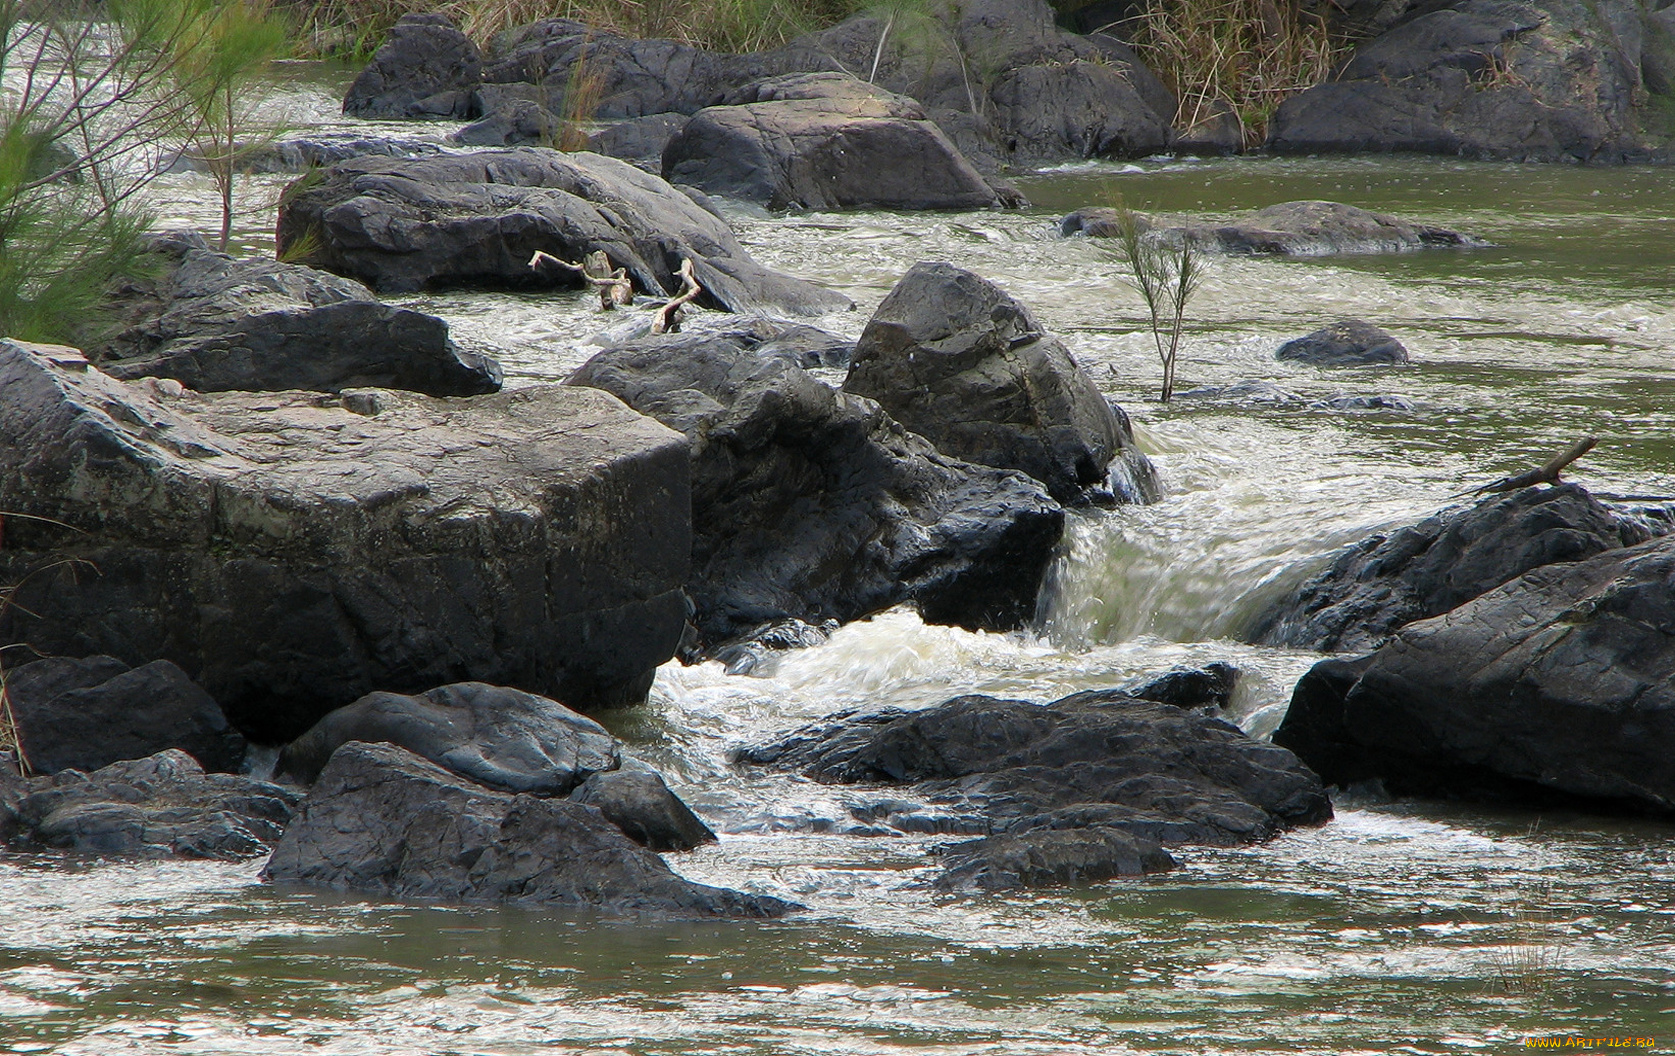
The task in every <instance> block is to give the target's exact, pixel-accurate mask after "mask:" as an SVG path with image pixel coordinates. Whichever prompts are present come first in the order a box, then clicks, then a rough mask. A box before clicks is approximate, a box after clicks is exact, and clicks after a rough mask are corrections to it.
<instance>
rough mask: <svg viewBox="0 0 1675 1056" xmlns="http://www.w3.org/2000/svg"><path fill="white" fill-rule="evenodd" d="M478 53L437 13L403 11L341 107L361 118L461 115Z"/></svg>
mask: <svg viewBox="0 0 1675 1056" xmlns="http://www.w3.org/2000/svg"><path fill="white" fill-rule="evenodd" d="M482 64H483V57H482V54H481V53H480V52H479V51H478V50H477V45H476V44H474V43H472V41H471V38H470V37H468V36H466V35H465V34H464V33H461V32H460V31H459V29H458V28H457V27H456V26H455V25H454V23H453V22H452V21H451V20H450V19H449V18H448V17H447V16H446V15H443V14H438V13H426V14H407V15H402V16H401V18H399V19H397V20H396V24H395V27H394V28H392V29H391V30H390V35H389V38H388V39H387V40H385V41H384V43H383V44H382V45H381V46H380V47H379V48H378V50H377V51H375V52H373V55H372V61H371V62H370V63H369V64H368V65H367V67H366V69H364V70H362V71H361V73H360V76H358V77H356V78H355V82H354V83H353V84H351V85H350V86H349V91H348V94H347V95H345V96H344V98H343V112H344V113H345V114H349V115H351V116H353V117H365V118H373V119H377V118H392V117H394V118H400V117H430V118H463V117H467V116H469V114H470V111H471V93H472V90H473V89H474V88H475V87H476V86H477V81H478V77H479V74H480V73H481V70H482Z"/></svg>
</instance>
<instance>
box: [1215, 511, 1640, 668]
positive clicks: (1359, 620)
mask: <svg viewBox="0 0 1675 1056" xmlns="http://www.w3.org/2000/svg"><path fill="white" fill-rule="evenodd" d="M1646 537H1647V531H1646V529H1645V527H1644V526H1642V525H1641V524H1639V523H1638V522H1637V521H1635V520H1633V519H1629V518H1624V517H1619V516H1618V515H1617V514H1616V513H1615V512H1613V511H1612V510H1611V509H1610V508H1608V507H1606V506H1604V505H1602V504H1601V503H1600V502H1599V501H1598V500H1596V499H1595V498H1594V497H1593V496H1592V495H1590V494H1588V492H1587V490H1586V489H1584V488H1583V487H1581V486H1580V485H1577V484H1561V485H1558V486H1556V487H1546V486H1537V487H1532V488H1525V489H1523V490H1522V491H1518V492H1514V493H1512V494H1510V495H1489V496H1486V497H1484V498H1482V499H1479V500H1478V501H1477V502H1475V503H1473V504H1472V505H1470V506H1466V507H1456V508H1453V509H1449V510H1445V511H1443V512H1442V513H1439V514H1436V515H1434V516H1432V517H1428V518H1426V519H1425V520H1424V521H1421V522H1420V523H1419V524H1416V525H1413V526H1412V527H1407V528H1399V529H1397V530H1396V531H1393V532H1391V533H1389V534H1388V535H1385V534H1379V535H1373V536H1369V537H1368V538H1366V539H1363V540H1362V541H1361V542H1359V543H1356V544H1355V545H1354V546H1351V547H1346V548H1345V549H1343V550H1340V551H1339V552H1338V553H1337V555H1336V556H1335V557H1334V558H1333V559H1332V562H1331V564H1330V565H1329V566H1327V568H1326V569H1325V570H1323V571H1321V572H1320V573H1318V574H1316V575H1314V576H1312V577H1310V578H1309V579H1308V580H1307V581H1306V582H1304V583H1303V584H1302V585H1301V586H1299V587H1298V588H1297V589H1296V590H1295V591H1293V592H1292V593H1291V594H1290V595H1288V596H1287V597H1286V598H1285V599H1284V600H1282V601H1280V602H1279V603H1277V604H1276V605H1274V606H1273V607H1272V608H1271V609H1270V610H1268V611H1267V612H1266V613H1264V614H1263V615H1262V616H1261V617H1260V619H1259V621H1258V623H1257V625H1256V626H1255V627H1254V628H1253V629H1252V630H1251V631H1250V632H1249V633H1248V634H1247V635H1246V637H1247V638H1248V640H1250V641H1252V642H1259V643H1261V644H1264V645H1283V646H1290V647H1293V648H1298V649H1316V650H1320V651H1322V652H1360V651H1364V650H1367V649H1372V648H1375V647H1377V646H1378V645H1379V644H1381V643H1382V642H1383V641H1384V640H1385V639H1387V638H1388V637H1389V636H1390V635H1391V634H1393V633H1394V632H1395V631H1396V630H1397V628H1399V627H1401V626H1403V625H1404V624H1407V623H1411V622H1412V621H1414V620H1420V619H1425V618H1427V617H1430V616H1439V615H1441V614H1442V613H1445V612H1447V611H1448V610H1450V609H1452V608H1455V607H1456V606H1458V605H1461V604H1464V603H1465V602H1467V601H1470V600H1471V599H1472V598H1475V597H1477V596H1478V595H1479V594H1482V593H1483V592H1485V591H1487V590H1490V589H1492V588H1494V587H1498V586H1500V585H1501V584H1502V583H1505V582H1507V581H1508V580H1510V579H1512V578H1514V577H1516V576H1519V575H1522V574H1523V573H1525V572H1527V571H1529V570H1530V569H1532V568H1539V567H1540V566H1542V565H1550V564H1554V563H1556V562H1562V561H1580V560H1581V559H1583V558H1586V557H1591V556H1593V555H1594V554H1598V553H1601V552H1602V551H1605V550H1613V549H1616V548H1618V547H1622V546H1627V545H1632V544H1634V543H1638V542H1642V541H1644V540H1645V539H1646Z"/></svg>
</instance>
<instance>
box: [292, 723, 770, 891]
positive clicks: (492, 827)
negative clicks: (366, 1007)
mask: <svg viewBox="0 0 1675 1056" xmlns="http://www.w3.org/2000/svg"><path fill="white" fill-rule="evenodd" d="M263 875H264V876H265V877H266V878H267V879H269V880H274V881H280V882H288V883H301V884H312V885H321V886H327V887H334V888H339V889H347V890H351V891H364V892H368V893H371V894H375V895H381V896H385V897H394V898H414V899H441V900H448V901H466V902H508V903H516V904H520V905H540V906H568V907H575V908H594V909H598V910H602V911H604V912H610V913H635V912H639V913H655V914H662V915H669V916H677V917H777V916H781V915H783V914H784V913H786V912H788V911H789V910H791V909H794V908H796V907H795V906H794V905H792V904H791V903H787V902H783V901H781V900H779V899H776V898H770V897H767V896H764V895H748V894H743V893H740V892H738V891H731V890H727V889H725V888H716V887H705V886H703V885H701V884H694V883H691V882H690V881H687V880H683V879H681V878H680V877H679V876H677V875H675V873H674V872H672V871H671V870H670V869H669V867H668V866H667V865H666V864H664V862H663V860H662V859H661V858H659V857H658V856H657V855H656V854H654V853H652V852H651V851H650V850H647V849H646V848H644V847H641V846H640V845H638V844H636V843H634V842H632V841H631V840H629V839H628V837H627V836H625V835H623V834H622V832H621V831H620V830H619V829H618V828H617V827H616V826H615V825H613V824H611V822H609V821H608V820H606V818H605V816H604V815H603V814H601V813H600V812H599V810H598V809H597V808H594V807H591V806H588V805H586V804H583V803H577V802H574V801H571V800H562V799H540V798H537V797H535V796H530V795H516V796H513V795H507V794H504V793H500V792H490V791H488V790H486V789H483V788H480V787H478V786H476V785H472V784H469V783H467V782H465V781H463V780H461V779H460V778H458V777H456V776H454V775H453V774H450V773H449V772H448V771H446V770H443V769H442V768H441V767H438V766H436V765H434V764H432V763H428V762H426V761H424V760H423V759H420V758H419V757H418V756H416V755H413V754H412V753H411V752H408V751H406V750H404V749H401V748H396V747H394V746H392V745H387V744H364V743H361V742H358V741H352V742H350V743H349V744H346V745H344V746H343V747H342V748H339V749H338V750H337V752H336V753H335V754H334V755H333V756H332V759H331V762H330V763H329V764H328V765H327V766H326V769H325V770H324V771H323V772H322V773H321V774H320V780H319V782H318V783H317V784H316V785H315V786H314V790H313V791H312V792H311V793H310V794H309V797H308V799H307V801H306V802H304V804H303V807H302V811H301V813H300V814H299V815H298V816H297V818H296V820H295V821H293V822H292V823H291V825H290V826H289V827H287V828H286V830H285V836H284V838H283V839H282V840H280V842H279V845H278V846H277V847H276V848H274V852H273V857H272V858H271V859H270V860H269V861H268V864H267V868H266V869H265V870H264V872H263Z"/></svg>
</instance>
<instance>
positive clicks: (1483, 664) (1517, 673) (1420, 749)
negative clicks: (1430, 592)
mask: <svg viewBox="0 0 1675 1056" xmlns="http://www.w3.org/2000/svg"><path fill="white" fill-rule="evenodd" d="M1672 588H1675V538H1671V537H1667V536H1666V537H1663V538H1660V539H1654V540H1652V541H1650V542H1645V543H1641V544H1640V545H1638V546H1633V547H1629V548H1619V549H1614V550H1610V551H1608V552H1606V553H1600V554H1595V555H1594V556H1592V557H1589V558H1587V559H1585V560H1580V561H1568V562H1563V563H1558V564H1549V565H1545V566H1543V567H1540V568H1536V569H1534V570H1532V571H1529V572H1526V573H1525V574H1523V575H1521V576H1519V577H1518V578H1516V579H1514V580H1512V581H1511V582H1508V583H1506V584H1505V585H1503V586H1501V587H1498V588H1496V589H1494V590H1492V591H1490V592H1488V593H1486V594H1483V595H1482V596H1480V597H1478V598H1476V599H1475V600H1472V601H1469V602H1466V603H1465V604H1463V605H1461V606H1459V607H1458V608H1455V609H1452V610H1451V611H1449V612H1448V613H1447V614H1446V615H1443V616H1438V617H1436V618H1433V619H1428V620H1423V621H1419V622H1416V623H1411V624H1408V625H1407V626H1406V627H1404V628H1402V629H1401V630H1400V631H1398V632H1397V633H1396V636H1395V637H1394V638H1393V639H1392V640H1391V641H1390V642H1389V643H1388V644H1386V645H1385V646H1384V647H1383V648H1381V649H1379V650H1378V651H1377V652H1376V653H1373V654H1372V655H1371V656H1369V657H1363V658H1361V659H1359V660H1355V661H1348V662H1346V661H1326V662H1323V663H1322V664H1319V665H1316V667H1315V669H1314V670H1312V671H1311V672H1310V673H1309V674H1308V675H1307V676H1305V678H1304V679H1303V681H1301V682H1299V683H1298V687H1297V692H1296V694H1295V695H1294V696H1293V699H1292V705H1291V711H1290V713H1289V714H1288V715H1287V716H1286V718H1285V721H1284V723H1282V724H1281V726H1280V729H1279V731H1278V732H1277V733H1276V734H1275V735H1274V737H1275V740H1276V741H1277V742H1279V743H1283V744H1286V745H1289V746H1291V747H1292V748H1293V749H1294V750H1295V751H1297V752H1298V754H1300V755H1302V756H1303V757H1304V758H1305V759H1306V760H1307V761H1308V762H1309V764H1310V765H1311V766H1314V767H1316V768H1317V769H1318V770H1319V771H1320V772H1321V774H1322V776H1323V777H1325V778H1326V779H1327V780H1329V781H1333V782H1336V783H1348V782H1351V781H1358V780H1364V779H1368V778H1380V779H1382V780H1383V781H1384V782H1385V784H1386V785H1387V786H1388V787H1389V788H1390V789H1391V790H1392V791H1394V792H1400V793H1418V794H1437V793H1466V794H1484V793H1489V794H1493V795H1495V796H1497V797H1506V796H1510V797H1512V798H1514V799H1516V800H1519V801H1522V802H1526V803H1532V804H1535V805H1542V804H1545V803H1550V802H1552V801H1553V800H1554V799H1569V800H1570V801H1571V802H1572V803H1580V804H1581V805H1584V806H1587V805H1592V806H1601V805H1605V806H1613V807H1624V806H1626V807H1630V808H1632V809H1637V810H1650V811H1654V812H1658V813H1663V814H1670V813H1675V638H1672V637H1671V635H1670V633H1669V629H1670V628H1671V627H1675V589H1672Z"/></svg>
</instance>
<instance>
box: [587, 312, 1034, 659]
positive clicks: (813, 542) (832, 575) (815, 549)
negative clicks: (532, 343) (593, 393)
mask: <svg viewBox="0 0 1675 1056" xmlns="http://www.w3.org/2000/svg"><path fill="white" fill-rule="evenodd" d="M569 383H570V384H572V385H590V386H594V387H597V388H602V389H605V390H607V391H608V392H611V393H613V394H615V395H616V396H618V397H620V398H621V399H622V400H623V401H625V402H626V403H628V405H629V406H631V407H633V408H635V409H636V410H638V411H641V412H642V413H644V414H649V415H652V416H653V417H655V418H657V419H658V420H659V421H661V422H663V423H664V424H666V425H669V426H671V427H673V428H676V429H679V430H681V431H682V432H684V433H686V434H687V437H688V439H689V440H690V441H691V458H692V526H693V545H692V564H693V572H692V578H691V580H690V581H689V582H688V588H687V589H688V592H689V593H690V594H691V596H692V600H693V603H694V605H695V606H696V614H695V615H694V616H693V622H694V624H695V625H696V626H697V629H698V631H699V633H700V637H701V639H702V642H701V644H702V646H703V647H704V648H713V647H715V646H717V645H720V644H722V643H724V642H728V641H730V640H733V639H736V638H739V637H740V636H742V635H744V634H746V633H748V632H749V631H750V630H751V629H752V628H755V627H758V626H760V625H761V624H764V623H770V622H773V621H776V620H781V619H784V618H787V617H792V618H795V619H798V620H802V621H805V622H807V623H811V624H819V623H822V622H823V621H825V620H827V619H835V620H839V621H848V620H852V619H855V618H857V617H860V616H865V615H867V614H869V613H872V612H876V611H878V610H880V609H884V608H887V607H889V606H891V605H896V604H899V603H902V602H912V603H914V604H916V605H917V606H918V607H919V609H920V611H921V612H922V614H923V615H924V617H925V619H926V620H928V621H930V622H933V623H954V624H959V625H962V626H967V627H982V628H989V629H1000V628H1011V627H1017V626H1020V625H1021V624H1022V623H1023V622H1024V621H1026V620H1028V619H1029V618H1030V616H1031V615H1032V614H1033V612H1034V609H1035V595H1036V593H1037V589H1038V587H1039V584H1040V582H1041V576H1042V574H1043V572H1044V571H1045V569H1046V566H1047V562H1048V561H1049V560H1050V557H1051V554H1052V551H1053V547H1054V545H1055V544H1056V543H1057V541H1058V538H1059V536H1060V534H1061V533H1062V531H1063V526H1064V511H1063V510H1062V509H1060V508H1059V506H1058V505H1057V504H1056V503H1054V502H1053V501H1052V500H1051V499H1050V498H1049V497H1048V496H1047V494H1046V491H1045V490H1044V489H1043V488H1042V487H1041V486H1040V485H1039V484H1037V483H1036V482H1035V481H1033V480H1030V479H1029V478H1027V477H1025V476H1023V475H1022V474H1020V473H1012V472H1006V471H1001V470H995V469H989V468H987V467H982V466H973V465H969V464H967V463H963V462H957V461H954V460H952V459H949V458H945V457H944V456H942V455H940V454H938V453H937V452H936V450H935V449H934V448H932V447H931V445H930V443H929V442H928V441H926V440H925V439H923V438H922V437H919V436H917V435H915V434H913V433H910V432H908V431H907V430H906V429H904V428H902V427H901V425H899V424H898V423H896V422H895V421H894V420H893V419H891V418H890V417H889V416H888V415H886V414H885V413H884V412H883V411H882V410H881V409H880V408H879V406H878V404H876V403H874V402H873V401H871V400H868V399H863V398H861V397H858V396H852V395H849V394H848V393H845V392H841V391H838V390H836V389H833V388H832V387H830V386H828V385H826V384H824V383H822V382H820V381H819V380H817V379H815V378H814V377H812V376H810V375H809V374H808V373H807V372H805V371H803V370H801V369H800V368H798V367H796V366H793V365H791V364H790V363H787V362H786V361H785V360H784V359H783V358H781V357H778V356H775V355H771V354H769V355H764V354H762V353H761V352H760V351H759V350H758V349H757V348H755V347H754V346H753V345H752V343H751V342H750V341H748V340H741V339H740V338H739V337H738V336H736V335H731V334H692V335H680V336H672V337H662V338H655V337H654V338H645V339H642V340H638V341H632V342H628V343H626V344H622V345H618V346H615V347H612V348H608V349H606V350H605V351H603V352H601V353H599V354H598V355H596V356H594V357H593V358H592V359H591V360H589V361H588V362H587V363H586V364H584V365H583V366H582V368H581V369H580V370H578V371H577V372H576V373H575V374H574V375H573V376H572V377H571V378H570V382H569Z"/></svg>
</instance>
